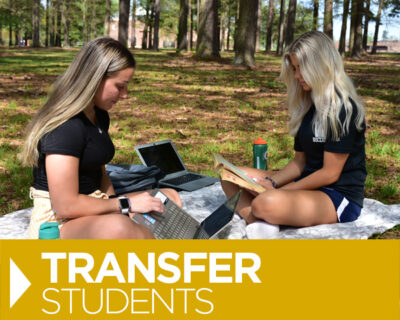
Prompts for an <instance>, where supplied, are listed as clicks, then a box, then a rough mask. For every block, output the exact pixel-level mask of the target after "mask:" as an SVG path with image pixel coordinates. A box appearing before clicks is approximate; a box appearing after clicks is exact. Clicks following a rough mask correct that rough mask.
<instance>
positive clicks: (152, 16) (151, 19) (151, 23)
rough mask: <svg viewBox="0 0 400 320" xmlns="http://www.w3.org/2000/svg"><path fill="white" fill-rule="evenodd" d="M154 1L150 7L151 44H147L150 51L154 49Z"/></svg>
mask: <svg viewBox="0 0 400 320" xmlns="http://www.w3.org/2000/svg"><path fill="white" fill-rule="evenodd" d="M154 1H155V0H151V5H150V20H149V38H148V40H149V42H148V44H147V47H148V48H149V49H153V22H154Z"/></svg>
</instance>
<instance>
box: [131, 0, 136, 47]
mask: <svg viewBox="0 0 400 320" xmlns="http://www.w3.org/2000/svg"><path fill="white" fill-rule="evenodd" d="M135 47H136V0H132V24H131V48H132V49H133V48H135Z"/></svg>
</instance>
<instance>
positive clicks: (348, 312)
mask: <svg viewBox="0 0 400 320" xmlns="http://www.w3.org/2000/svg"><path fill="white" fill-rule="evenodd" d="M399 256H400V242H399V241H398V240H388V241H385V240H368V241H353V240H311V241H307V240H302V241H299V240H293V241H292V240H286V241H282V240H254V241H253V240H249V241H243V240H161V241H160V240H146V241H143V240H142V241H138V240H132V241H130V240H92V241H90V240H1V241H0V258H1V259H0V269H1V270H0V276H1V278H0V281H1V282H0V283H1V295H0V319H1V320H3V319H4V320H14V319H18V320H20V319H35V320H37V319H46V320H48V319H50V320H51V319H55V320H56V319H63V320H65V319H79V320H82V319H307V320H312V319H318V320H321V319H324V320H325V319H335V320H336V319H341V320H346V319H349V320H350V319H351V320H354V319H363V320H367V319H374V320H377V319H385V320H391V319H393V320H395V319H396V320H398V319H399V318H400V317H399V315H400V313H399V302H400V299H399V287H400V282H399V281H400V280H399V279H400V277H399V273H400V266H399V261H400V258H399Z"/></svg>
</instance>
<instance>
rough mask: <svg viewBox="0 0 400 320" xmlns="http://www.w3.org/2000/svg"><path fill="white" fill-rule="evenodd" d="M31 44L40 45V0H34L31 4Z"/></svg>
mask: <svg viewBox="0 0 400 320" xmlns="http://www.w3.org/2000/svg"><path fill="white" fill-rule="evenodd" d="M32 29H33V30H32V38H33V39H32V40H33V42H32V46H33V47H35V48H37V47H40V0H34V1H33V6H32Z"/></svg>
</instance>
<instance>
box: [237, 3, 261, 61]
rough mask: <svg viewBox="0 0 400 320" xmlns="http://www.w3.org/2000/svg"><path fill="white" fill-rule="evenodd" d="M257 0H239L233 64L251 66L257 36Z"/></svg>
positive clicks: (253, 59)
mask: <svg viewBox="0 0 400 320" xmlns="http://www.w3.org/2000/svg"><path fill="white" fill-rule="evenodd" d="M257 12H258V0H240V12H239V23H238V30H237V32H236V37H235V43H236V49H235V57H234V58H233V64H236V65H244V66H248V67H253V66H255V64H256V61H255V58H254V54H255V49H256V37H257Z"/></svg>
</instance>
